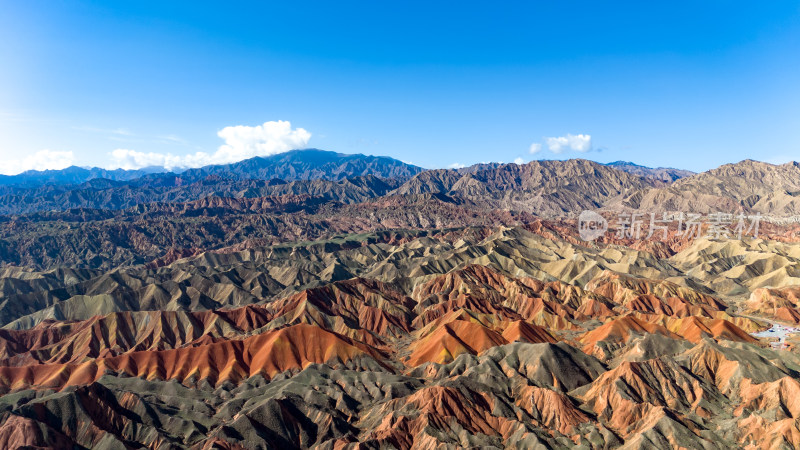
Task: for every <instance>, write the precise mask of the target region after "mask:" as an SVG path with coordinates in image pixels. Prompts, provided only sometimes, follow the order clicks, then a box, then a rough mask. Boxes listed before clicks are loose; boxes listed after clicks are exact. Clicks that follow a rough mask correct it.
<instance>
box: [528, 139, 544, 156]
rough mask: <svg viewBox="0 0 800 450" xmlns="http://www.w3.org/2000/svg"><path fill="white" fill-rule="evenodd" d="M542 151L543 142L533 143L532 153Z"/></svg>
mask: <svg viewBox="0 0 800 450" xmlns="http://www.w3.org/2000/svg"><path fill="white" fill-rule="evenodd" d="M540 151H542V144H539V143H538V142H534V143H533V144H531V148H530V152H531V154H532V155H533V154H536V153H539V152H540Z"/></svg>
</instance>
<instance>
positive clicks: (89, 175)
mask: <svg viewBox="0 0 800 450" xmlns="http://www.w3.org/2000/svg"><path fill="white" fill-rule="evenodd" d="M166 172H168V171H167V169H164V168H163V167H148V168H145V169H139V170H124V169H114V170H107V169H101V168H99V167H88V168H87V167H78V166H70V167H67V168H66V169H61V170H28V171H26V172H22V173H20V174H18V175H0V186H24V187H33V186H42V185H47V184H50V185H54V184H81V183H85V182H87V181H90V180H94V179H98V178H102V179H106V180H112V181H129V180H134V179H137V178H141V177H143V176H145V175H149V174H153V173H166Z"/></svg>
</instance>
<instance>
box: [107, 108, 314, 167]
mask: <svg viewBox="0 0 800 450" xmlns="http://www.w3.org/2000/svg"><path fill="white" fill-rule="evenodd" d="M217 135H218V136H219V137H221V138H222V139H224V140H225V144H223V145H221V146H220V147H219V148H218V149H217V151H216V152H214V153H206V152H197V153H193V154H189V155H173V154H170V153H155V152H141V151H137V150H130V149H122V148H120V149H116V150H114V151H113V152H111V158H112V163H111V164H110V166H109V167H110V168H122V169H128V170H130V169H140V168H142V167H150V166H162V167H166V168H167V169H173V168H193V167H202V166H206V165H210V164H228V163H233V162H237V161H241V160H243V159H247V158H252V157H254V156H270V155H275V154H278V153H283V152H287V151H289V150H296V149H301V148H305V147H306V146H307V145H308V141H309V139H311V133H310V132H308V131H307V130H305V129H303V128H292V124H291V122H289V121H285V120H278V121H269V122H264V124H263V125H257V126H254V127H251V126H246V125H236V126H229V127H225V128H223V129H222V130H220V131H219V132H218V133H217Z"/></svg>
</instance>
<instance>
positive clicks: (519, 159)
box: [514, 158, 525, 166]
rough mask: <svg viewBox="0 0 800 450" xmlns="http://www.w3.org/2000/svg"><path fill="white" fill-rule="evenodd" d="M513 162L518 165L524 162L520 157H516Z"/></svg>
mask: <svg viewBox="0 0 800 450" xmlns="http://www.w3.org/2000/svg"><path fill="white" fill-rule="evenodd" d="M514 164H516V165H518V166H519V165H522V164H525V160H524V159H522V158H517V159H515V160H514Z"/></svg>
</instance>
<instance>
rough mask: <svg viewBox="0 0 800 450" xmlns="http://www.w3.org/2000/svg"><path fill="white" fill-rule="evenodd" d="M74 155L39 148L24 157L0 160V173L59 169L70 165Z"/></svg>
mask: <svg viewBox="0 0 800 450" xmlns="http://www.w3.org/2000/svg"><path fill="white" fill-rule="evenodd" d="M74 160H75V155H74V154H73V153H72V152H71V151H69V152H61V151H54V150H39V151H38V152H36V153H34V154H32V155H28V156H26V157H24V158H17V159H10V160H2V161H0V174H3V175H13V174H17V173H21V172H25V171H26V170H59V169H63V168H65V167H69V166H71V165H72V162H73V161H74Z"/></svg>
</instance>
